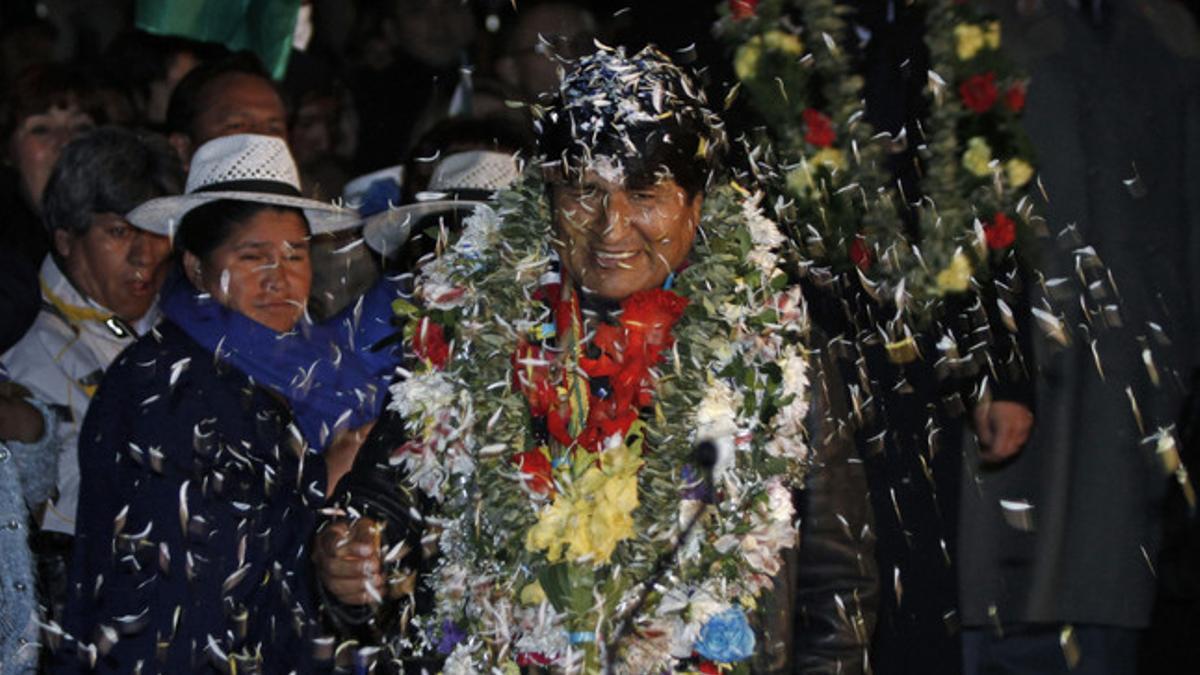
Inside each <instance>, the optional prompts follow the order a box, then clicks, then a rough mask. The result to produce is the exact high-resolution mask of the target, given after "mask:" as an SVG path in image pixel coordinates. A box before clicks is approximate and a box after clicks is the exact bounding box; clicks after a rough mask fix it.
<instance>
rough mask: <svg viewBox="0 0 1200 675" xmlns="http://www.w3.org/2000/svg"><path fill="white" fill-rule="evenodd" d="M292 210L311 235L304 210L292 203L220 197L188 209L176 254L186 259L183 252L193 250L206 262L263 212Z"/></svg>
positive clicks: (180, 231) (182, 221) (180, 225)
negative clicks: (278, 204) (270, 202)
mask: <svg viewBox="0 0 1200 675" xmlns="http://www.w3.org/2000/svg"><path fill="white" fill-rule="evenodd" d="M267 209H273V210H275V211H291V212H294V213H295V214H296V215H298V216H300V219H301V220H302V221H304V230H305V231H306V232H307V233H309V234H311V233H312V230H311V228H309V225H308V219H307V218H305V217H304V211H302V210H301V209H297V208H292V207H288V206H276V205H274V204H262V203H259V202H243V201H239V200H234V199H218V200H217V201H215V202H209V203H207V204H204V205H202V206H197V207H196V208H194V209H192V210H191V211H188V212H187V213H186V214H184V216H183V219H182V220H180V221H179V228H178V229H177V230H176V231H175V253H176V254H177V255H178V256H179V257H180V259H182V258H183V254H184V253H185V252H186V253H191V254H192V255H194V256H196V257H197V258H199V259H200V260H202V261H207V260H208V258H209V256H210V255H212V253H213V251H215V250H217V249H218V248H220V247H221V244H224V243H225V242H226V241H228V240H229V238H230V237H231V236H233V233H234V232H236V231H237V229H238V228H239V227H240V226H242V225H244V224H245V223H246V222H247V221H249V220H250V219H251V218H253V217H254V216H256V215H258V214H259V213H261V212H262V211H266V210H267Z"/></svg>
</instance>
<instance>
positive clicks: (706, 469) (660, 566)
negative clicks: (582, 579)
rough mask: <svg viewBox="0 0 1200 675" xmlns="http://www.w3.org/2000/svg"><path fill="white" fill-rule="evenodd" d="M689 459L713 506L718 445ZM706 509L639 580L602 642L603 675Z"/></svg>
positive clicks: (699, 447) (708, 443)
mask: <svg viewBox="0 0 1200 675" xmlns="http://www.w3.org/2000/svg"><path fill="white" fill-rule="evenodd" d="M692 457H693V459H694V461H695V464H696V466H697V467H698V468H699V469H700V476H701V479H702V480H703V483H704V492H705V495H706V496H707V497H709V498H711V499H712V500H713V503H715V502H716V490H715V489H714V488H713V468H714V467H716V465H717V444H716V443H714V442H713V441H712V440H709V439H704V440H702V441H700V442H699V443H697V444H696V447H695V449H694V450H693V451H692ZM704 501H705V506H702V507H701V508H699V509H697V510H696V512H695V513H693V514H692V516H691V517H690V518H688V521H687V524H686V525H684V528H683V531H682V532H680V534H679V538H678V539H676V540H675V543H674V544H672V545H671V548H670V549H668V550H666V551H664V552H663V553H662V554H660V555H659V556H658V559H657V560H656V561H655V562H654V568H653V569H651V570H650V574H649V575H648V576H647V577H646V578H645V579H643V580H642V582H641V584H640V586H641V588H640V589H639V590H638V596H637V602H635V603H633V607H630V608H629V610H628V611H627V612H625V616H624V617H623V618H622V619H621V623H620V625H619V626H617V630H616V631H615V632H614V633H613V635H612V637H611V638H610V639H608V640H605V642H604V673H605V675H612V673H613V664H614V658H615V656H616V653H617V649H616V647H617V644H618V643H619V642H620V641H621V638H623V637H625V635H626V633H628V632H629V629H630V628H631V627H632V626H633V620H634V619H635V618H636V617H637V615H638V614H639V613H640V612H641V611H642V608H643V607H644V606H645V604H646V599H647V598H648V597H649V596H650V589H651V588H653V587H654V585H655V584H656V583H658V581H659V579H661V578H662V576H663V574H665V573H666V571H667V569H668V568H669V567H670V565H671V563H672V562H674V561H675V556H676V555H678V553H679V549H680V548H681V547H682V546H683V542H685V541H687V539H688V536H689V535H691V533H692V530H693V529H695V527H696V523H698V522H700V517H701V516H703V515H704V512H705V510H706V509H707V500H704Z"/></svg>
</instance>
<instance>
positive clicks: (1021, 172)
mask: <svg viewBox="0 0 1200 675" xmlns="http://www.w3.org/2000/svg"><path fill="white" fill-rule="evenodd" d="M1004 173H1005V174H1007V175H1008V184H1009V185H1011V186H1013V187H1014V188H1019V187H1021V186H1023V185H1025V184H1026V183H1028V182H1029V179H1031V178H1033V167H1032V166H1030V165H1029V162H1026V161H1025V160H1023V159H1019V158H1017V157H1013V158H1012V159H1010V160H1008V161H1007V162H1005V163H1004Z"/></svg>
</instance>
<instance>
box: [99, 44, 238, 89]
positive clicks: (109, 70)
mask: <svg viewBox="0 0 1200 675" xmlns="http://www.w3.org/2000/svg"><path fill="white" fill-rule="evenodd" d="M182 54H191V55H192V56H195V57H196V59H197V61H199V62H201V63H203V62H207V61H211V60H214V59H218V58H221V57H223V56H226V55H228V54H229V50H228V49H226V48H225V47H224V46H222V45H219V44H215V43H211V42H200V41H198V40H192V39H190V38H185V37H179V36H175V35H155V34H153V33H147V32H146V31H143V30H130V31H126V32H125V33H122V34H121V35H118V36H117V37H116V39H114V40H113V41H112V43H111V44H109V46H108V49H106V50H105V52H104V55H103V57H102V59H101V61H100V66H101V70H102V71H103V72H104V73H105V74H106V75H107V77H108V78H109V79H111V80H112V81H114V82H116V83H119V84H120V85H121V86H123V87H124V88H125V89H126V90H127V91H129V92H131V93H136V94H137V95H138V96H140V97H142V98H143V99H145V98H147V97H149V95H150V85H151V84H152V83H153V82H155V81H157V80H165V79H166V78H167V75H168V71H169V69H170V67H171V64H172V60H173V59H175V58H176V57H178V56H180V55H182Z"/></svg>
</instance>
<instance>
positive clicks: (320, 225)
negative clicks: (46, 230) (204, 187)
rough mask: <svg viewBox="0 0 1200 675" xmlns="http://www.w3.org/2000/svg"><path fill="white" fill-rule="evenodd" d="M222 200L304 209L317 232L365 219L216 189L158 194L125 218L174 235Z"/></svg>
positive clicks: (302, 201)
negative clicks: (201, 209)
mask: <svg viewBox="0 0 1200 675" xmlns="http://www.w3.org/2000/svg"><path fill="white" fill-rule="evenodd" d="M220 199H231V200H234V201H239V202H252V203H256V204H268V205H270V206H283V207H287V208H294V209H300V210H301V211H303V212H304V217H305V218H306V219H307V220H308V229H309V231H310V232H312V233H313V234H325V233H327V232H338V231H341V230H347V229H350V228H352V227H356V226H358V225H361V224H362V222H363V219H362V216H360V215H358V213H357V212H355V211H352V210H350V209H347V208H343V207H341V206H335V205H333V204H328V203H326V202H320V201H317V200H315V199H306V198H304V197H291V196H288V195H276V194H270V193H267V192H243V191H240V190H229V191H221V190H216V191H213V192H193V193H191V194H186V195H173V196H170V197H158V198H156V199H151V200H150V201H148V202H145V203H143V204H141V205H139V206H138V207H137V208H135V209H134V210H132V211H130V212H129V214H128V215H126V216H125V219H126V220H128V221H129V222H130V223H131V224H133V226H134V227H138V228H140V229H143V230H146V231H147V232H153V233H155V234H161V235H164V236H174V235H175V231H176V230H177V229H178V228H179V222H180V221H181V220H182V219H183V216H184V215H185V214H187V212H189V211H191V210H192V209H194V208H196V207H198V206H203V205H204V204H209V203H212V202H215V201H217V200H220Z"/></svg>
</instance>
